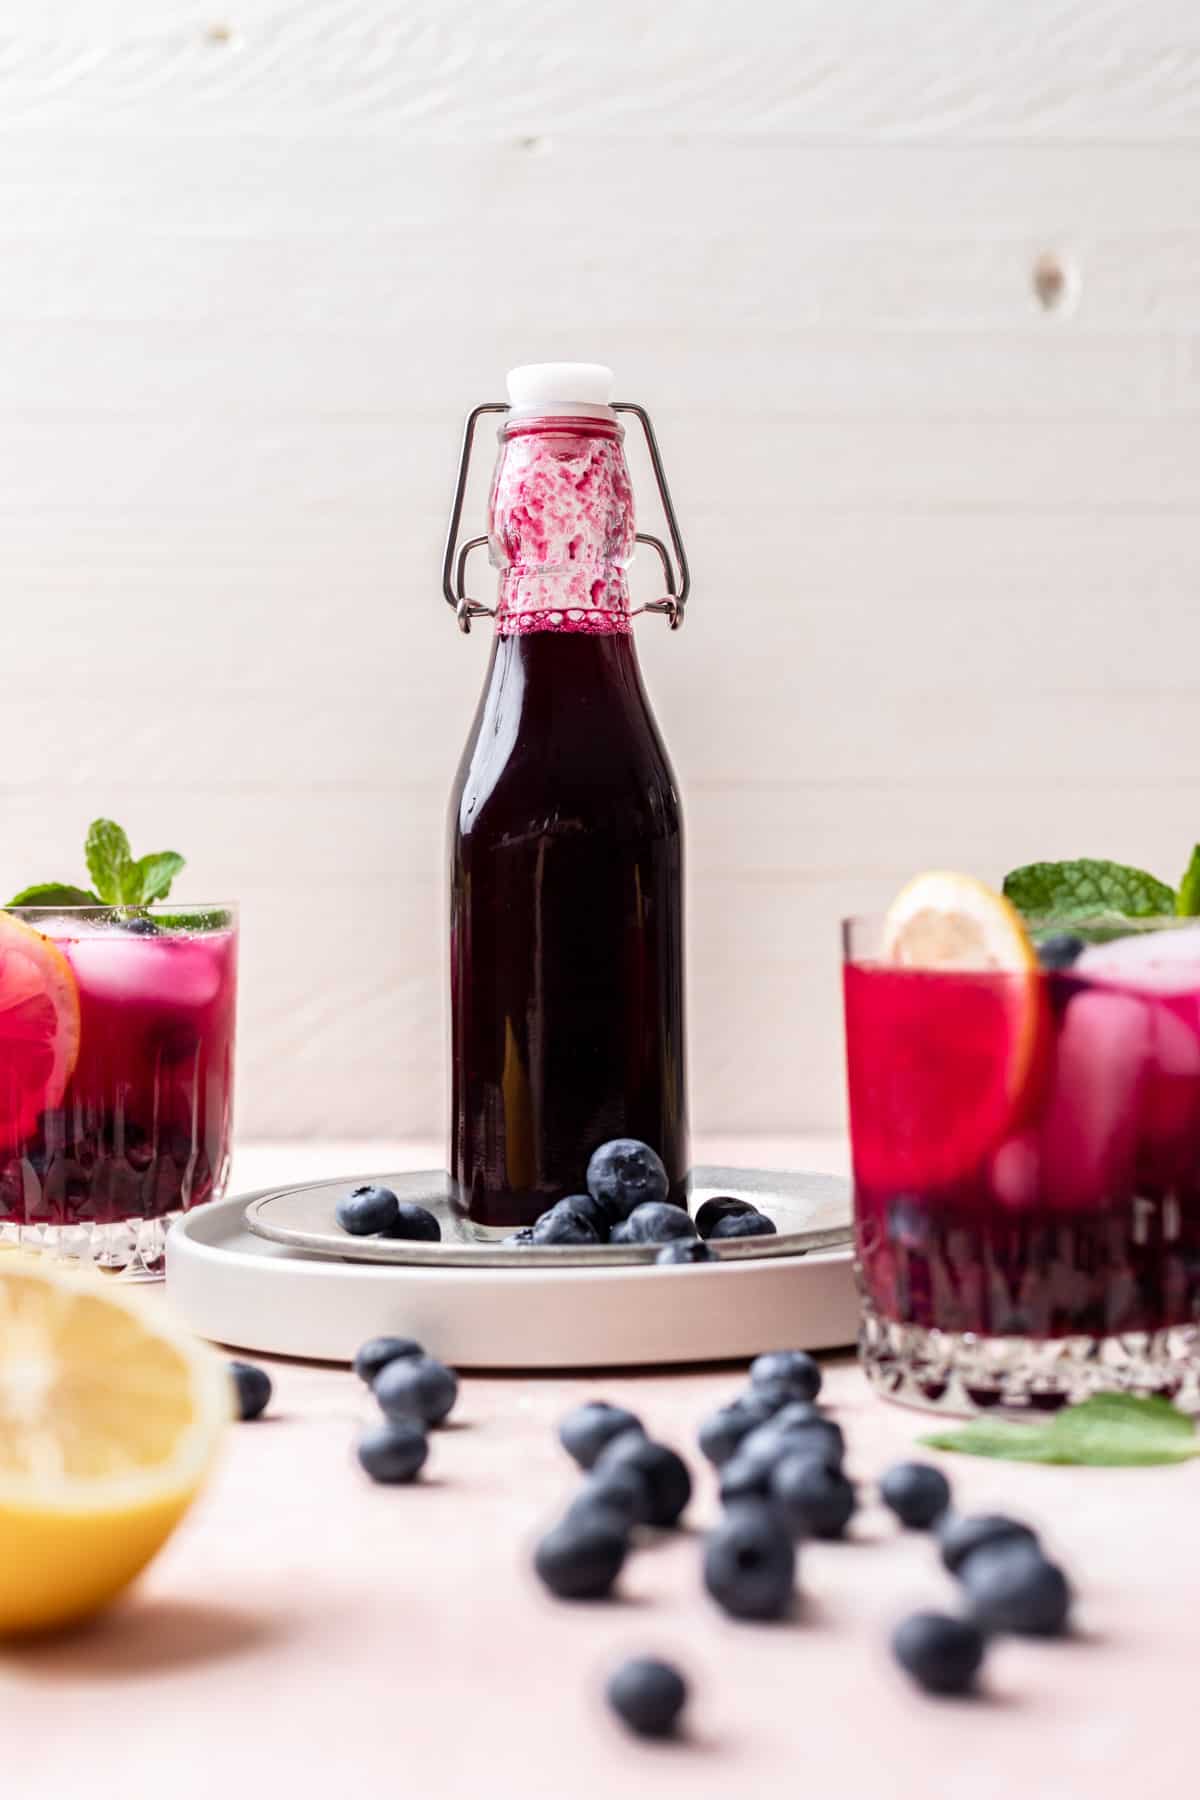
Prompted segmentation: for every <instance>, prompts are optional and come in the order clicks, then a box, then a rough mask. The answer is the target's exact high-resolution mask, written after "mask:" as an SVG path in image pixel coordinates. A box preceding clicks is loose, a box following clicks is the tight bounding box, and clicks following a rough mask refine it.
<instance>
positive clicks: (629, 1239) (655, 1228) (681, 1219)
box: [611, 1200, 696, 1244]
mask: <svg viewBox="0 0 1200 1800" xmlns="http://www.w3.org/2000/svg"><path fill="white" fill-rule="evenodd" d="M695 1235H696V1225H695V1221H694V1220H693V1218H692V1215H691V1214H690V1213H686V1212H684V1210H683V1208H682V1206H672V1205H671V1203H670V1201H669V1200H647V1201H645V1202H644V1203H643V1204H642V1205H641V1206H635V1207H634V1209H633V1211H632V1212H631V1213H630V1215H629V1217H628V1218H627V1219H624V1220H622V1221H621V1223H620V1224H619V1225H614V1226H613V1229H612V1237H611V1242H612V1243H614V1244H667V1243H670V1242H671V1241H672V1239H682V1238H689V1239H690V1238H694V1237H695Z"/></svg>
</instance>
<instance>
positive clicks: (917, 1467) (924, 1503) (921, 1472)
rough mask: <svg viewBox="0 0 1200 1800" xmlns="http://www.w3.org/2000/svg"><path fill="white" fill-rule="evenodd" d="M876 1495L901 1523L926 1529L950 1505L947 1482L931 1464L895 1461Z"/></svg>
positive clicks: (882, 1480)
mask: <svg viewBox="0 0 1200 1800" xmlns="http://www.w3.org/2000/svg"><path fill="white" fill-rule="evenodd" d="M879 1498H880V1499H881V1500H882V1501H883V1504H884V1505H885V1506H887V1507H890V1508H891V1510H892V1511H893V1512H894V1513H895V1515H896V1517H897V1518H898V1519H899V1521H900V1523H901V1524H902V1525H907V1526H908V1527H909V1528H910V1530H912V1531H928V1529H929V1527H930V1526H931V1525H932V1524H933V1523H934V1521H935V1520H937V1519H940V1518H941V1516H942V1514H943V1513H944V1512H945V1511H946V1510H947V1508H948V1507H949V1505H950V1483H949V1482H948V1481H947V1480H946V1477H945V1476H944V1475H943V1474H942V1471H941V1470H940V1469H935V1468H934V1466H933V1464H932V1463H919V1462H901V1463H895V1464H894V1465H893V1466H892V1467H891V1468H890V1469H888V1470H887V1472H886V1473H885V1474H884V1475H883V1476H882V1477H881V1478H880V1482H879Z"/></svg>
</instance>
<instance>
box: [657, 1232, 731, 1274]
mask: <svg viewBox="0 0 1200 1800" xmlns="http://www.w3.org/2000/svg"><path fill="white" fill-rule="evenodd" d="M654 1260H655V1262H656V1263H662V1264H664V1265H665V1266H668V1267H669V1266H670V1265H671V1264H672V1263H715V1262H717V1261H718V1260H719V1259H718V1258H717V1257H715V1256H714V1255H713V1253H712V1251H711V1250H710V1249H709V1247H708V1245H707V1244H706V1243H705V1242H704V1240H703V1238H674V1239H673V1240H672V1241H671V1242H670V1243H669V1244H664V1245H663V1247H662V1249H661V1250H660V1251H659V1253H658V1255H657V1256H656V1257H655V1259H654Z"/></svg>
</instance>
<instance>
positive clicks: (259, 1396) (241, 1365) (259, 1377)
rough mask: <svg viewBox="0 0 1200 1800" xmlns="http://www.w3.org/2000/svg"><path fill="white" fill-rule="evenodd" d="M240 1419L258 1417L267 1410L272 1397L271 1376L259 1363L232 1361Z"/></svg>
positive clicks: (231, 1367)
mask: <svg viewBox="0 0 1200 1800" xmlns="http://www.w3.org/2000/svg"><path fill="white" fill-rule="evenodd" d="M229 1372H230V1374H231V1375H232V1376H233V1386H234V1393H235V1395H236V1397H237V1416H238V1418H239V1419H258V1418H261V1416H262V1414H263V1413H264V1412H265V1411H266V1409H267V1405H268V1403H269V1401H270V1398H271V1389H272V1384H271V1377H270V1376H269V1375H268V1374H267V1371H266V1370H265V1369H260V1368H259V1367H258V1364H257V1363H248V1362H231V1363H230V1365H229Z"/></svg>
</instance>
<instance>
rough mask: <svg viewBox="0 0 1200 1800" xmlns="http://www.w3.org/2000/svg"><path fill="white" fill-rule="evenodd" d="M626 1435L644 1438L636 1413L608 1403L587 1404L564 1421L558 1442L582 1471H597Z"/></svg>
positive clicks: (573, 1409)
mask: <svg viewBox="0 0 1200 1800" xmlns="http://www.w3.org/2000/svg"><path fill="white" fill-rule="evenodd" d="M627 1431H638V1432H641V1433H642V1436H643V1437H644V1436H645V1430H644V1428H643V1426H642V1421H641V1420H640V1419H639V1418H638V1416H637V1414H636V1413H631V1412H630V1411H629V1410H628V1408H627V1407H624V1406H610V1405H609V1403H608V1401H607V1400H587V1401H585V1402H584V1404H583V1405H582V1406H576V1407H573V1408H572V1410H571V1411H570V1412H569V1413H568V1414H567V1416H566V1418H565V1419H563V1420H562V1421H561V1423H560V1424H559V1427H558V1441H559V1443H560V1444H561V1445H562V1447H563V1449H564V1450H565V1451H566V1453H567V1455H568V1456H570V1457H572V1458H573V1459H574V1460H575V1462H577V1463H578V1464H579V1467H580V1468H581V1469H594V1468H595V1466H596V1464H597V1463H598V1462H599V1460H600V1458H601V1456H602V1455H603V1453H604V1451H605V1450H607V1448H608V1446H609V1445H610V1444H611V1443H612V1441H613V1439H614V1438H618V1437H621V1436H623V1435H624V1433H625V1432H627Z"/></svg>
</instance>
